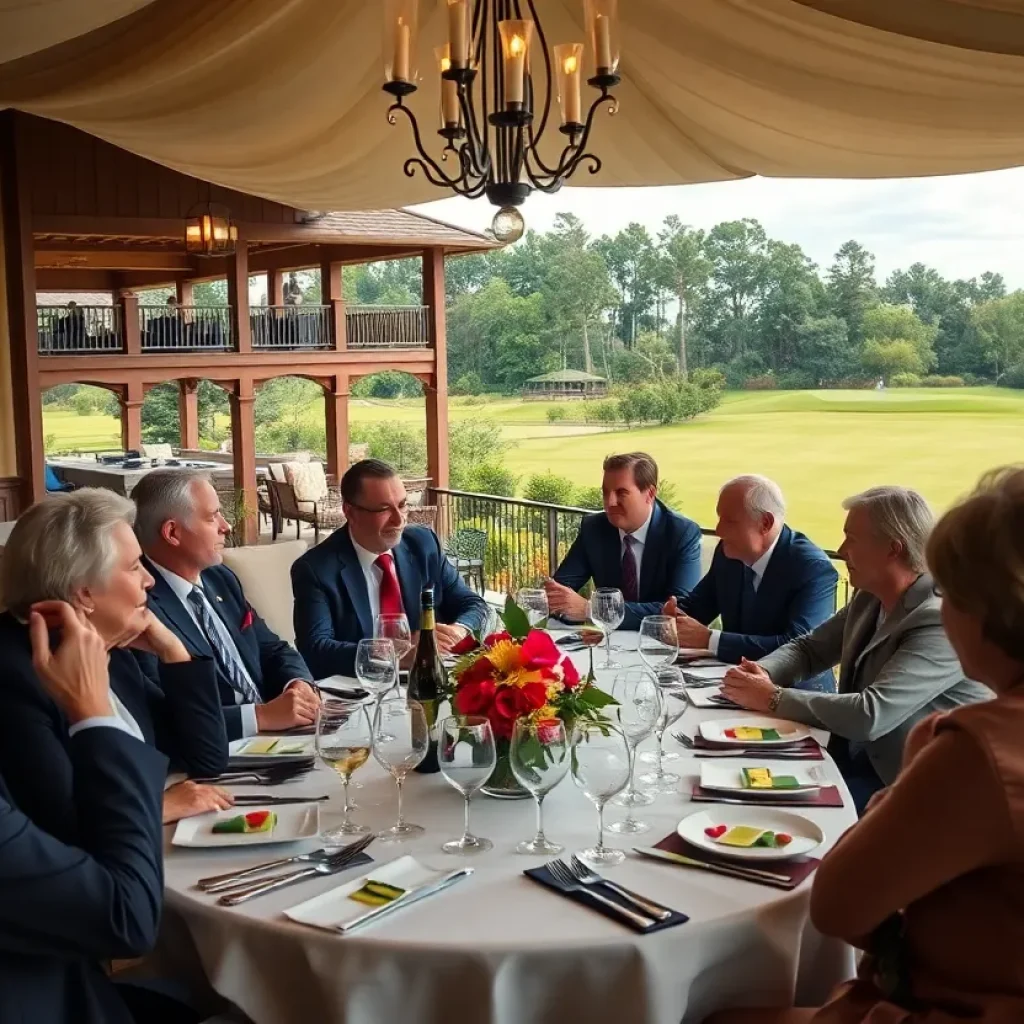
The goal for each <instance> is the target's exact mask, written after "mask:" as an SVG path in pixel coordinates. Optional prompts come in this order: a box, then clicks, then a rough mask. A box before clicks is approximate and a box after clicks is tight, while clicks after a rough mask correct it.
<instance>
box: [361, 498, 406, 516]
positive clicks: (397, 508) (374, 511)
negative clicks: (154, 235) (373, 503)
mask: <svg viewBox="0 0 1024 1024" xmlns="http://www.w3.org/2000/svg"><path fill="white" fill-rule="evenodd" d="M348 504H349V505H351V506H352V507H353V508H357V509H359V511H360V512H365V513H367V515H371V516H382V515H384V514H385V513H387V514H389V515H390V514H391V513H392V512H397V513H398V514H399V515H400V516H402V518H405V516H407V515H408V514H409V503H408V502H407V501H403V502H402V503H401V504H399V505H385V506H384V507H383V508H366V506H365V505H357V504H356V503H355V502H354V501H350V502H348Z"/></svg>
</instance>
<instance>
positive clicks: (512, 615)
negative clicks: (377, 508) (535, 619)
mask: <svg viewBox="0 0 1024 1024" xmlns="http://www.w3.org/2000/svg"><path fill="white" fill-rule="evenodd" d="M501 621H502V622H504V623H505V629H507V630H508V633H509V635H510V636H511V637H512V638H513V639H514V640H525V639H526V636H527V634H528V633H529V632H530V620H529V619H528V618H527V617H526V612H524V611H523V609H522V608H520V607H519V605H517V604H516V602H515V599H514V598H513V597H512V595H511V594H509V595H508V597H506V598H505V610H504V611H503V612H502V614H501Z"/></svg>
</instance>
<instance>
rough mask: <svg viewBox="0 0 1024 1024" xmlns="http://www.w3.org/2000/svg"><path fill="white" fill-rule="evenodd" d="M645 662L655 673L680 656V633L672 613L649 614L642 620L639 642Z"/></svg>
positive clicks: (640, 651) (638, 645)
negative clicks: (677, 630)
mask: <svg viewBox="0 0 1024 1024" xmlns="http://www.w3.org/2000/svg"><path fill="white" fill-rule="evenodd" d="M637 649H638V651H639V653H640V658H641V659H642V661H643V663H644V664H645V665H646V666H647V667H648V668H649V669H650V670H651V671H652V672H654V673H655V674H657V673H658V670H659V669H661V668H663V667H664V666H666V665H674V664H675V662H676V658H678V657H679V634H678V633H677V632H676V620H675V617H674V616H672V615H648V616H647V617H646V618H644V619H642V620H641V622H640V636H639V642H638V644H637Z"/></svg>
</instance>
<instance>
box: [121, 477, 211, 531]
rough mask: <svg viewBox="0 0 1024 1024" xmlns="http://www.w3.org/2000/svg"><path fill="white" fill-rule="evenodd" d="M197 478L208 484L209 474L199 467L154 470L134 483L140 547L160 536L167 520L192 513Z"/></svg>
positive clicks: (185, 517) (133, 498)
mask: <svg viewBox="0 0 1024 1024" xmlns="http://www.w3.org/2000/svg"><path fill="white" fill-rule="evenodd" d="M199 480H202V481H204V482H205V483H210V474H209V473H207V472H205V471H203V470H201V469H154V470H153V471H152V472H151V473H147V474H146V475H145V476H144V477H143V478H142V479H141V480H140V481H139V482H138V483H137V484H136V485H135V488H134V490H133V491H132V500H133V501H134V502H135V507H136V508H137V509H138V515H137V516H136V519H135V534H136V536H137V537H138V538H139V543H140V544H141V545H142V546H143V547H148V546H149V545H150V544H154V543H155V542H156V541H158V540H159V539H160V531H161V529H162V528H163V525H164V523H166V522H167V520H168V519H178V520H186V519H188V518H189V516H191V515H192V511H193V508H194V507H195V498H194V496H193V485H194V484H195V483H196V482H197V481H199Z"/></svg>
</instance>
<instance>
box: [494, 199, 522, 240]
mask: <svg viewBox="0 0 1024 1024" xmlns="http://www.w3.org/2000/svg"><path fill="white" fill-rule="evenodd" d="M525 227H526V221H524V220H523V215H522V214H521V213H520V212H519V211H518V210H517V209H516V208H515V207H514V206H503V207H502V208H501V209H500V210H499V211H498V212H497V213H496V214H495V215H494V220H493V221H492V222H491V231H492V233H493V234H494V237H495V238H496V239H497V240H498V241H499V242H518V241H519V239H520V238H522V237H523V229H524V228H525Z"/></svg>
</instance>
